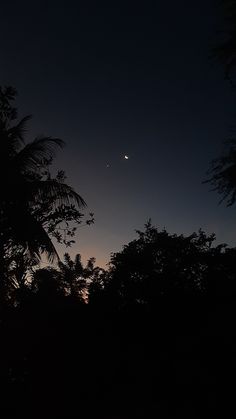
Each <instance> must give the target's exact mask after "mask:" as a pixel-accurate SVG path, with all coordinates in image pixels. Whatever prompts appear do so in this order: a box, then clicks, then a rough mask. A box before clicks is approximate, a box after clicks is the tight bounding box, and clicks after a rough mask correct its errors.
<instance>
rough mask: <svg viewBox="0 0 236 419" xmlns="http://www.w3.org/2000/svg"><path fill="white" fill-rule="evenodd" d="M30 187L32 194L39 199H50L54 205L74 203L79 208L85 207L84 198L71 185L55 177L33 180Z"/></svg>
mask: <svg viewBox="0 0 236 419" xmlns="http://www.w3.org/2000/svg"><path fill="white" fill-rule="evenodd" d="M31 188H32V194H33V196H36V199H39V200H40V201H44V200H47V199H50V200H52V201H53V202H55V205H57V204H59V205H71V204H75V205H76V206H78V207H79V208H83V207H86V202H85V201H84V199H83V198H82V197H81V196H80V195H79V194H78V193H77V192H75V190H74V189H73V188H72V187H71V186H69V185H67V184H65V183H61V182H58V181H57V180H56V179H51V180H44V181H34V182H32V185H31Z"/></svg>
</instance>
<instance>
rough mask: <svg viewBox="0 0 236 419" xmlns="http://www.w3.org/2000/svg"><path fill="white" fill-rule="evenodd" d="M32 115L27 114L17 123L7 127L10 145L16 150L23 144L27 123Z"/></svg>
mask: <svg viewBox="0 0 236 419" xmlns="http://www.w3.org/2000/svg"><path fill="white" fill-rule="evenodd" d="M31 118H32V115H27V116H25V117H24V118H22V119H21V121H20V122H18V124H17V125H15V126H14V127H11V128H9V129H8V138H9V139H10V141H11V142H12V145H14V146H15V149H16V150H18V149H19V147H20V145H21V144H22V143H23V144H24V136H25V133H26V132H27V124H28V122H29V121H30V120H31Z"/></svg>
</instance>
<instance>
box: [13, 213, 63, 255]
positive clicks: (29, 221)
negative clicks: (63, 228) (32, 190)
mask: <svg viewBox="0 0 236 419" xmlns="http://www.w3.org/2000/svg"><path fill="white" fill-rule="evenodd" d="M10 217H11V220H10V225H11V233H12V236H13V239H14V241H15V242H16V243H18V244H19V245H21V246H23V247H24V248H25V249H26V250H27V253H28V254H29V255H30V257H31V258H35V259H36V260H40V259H41V254H42V253H44V254H45V255H46V256H47V259H48V260H49V262H50V263H52V262H54V261H55V260H57V261H58V260H59V256H58V253H57V251H56V248H55V246H54V245H53V243H52V241H51V239H50V237H49V236H48V234H47V232H46V231H45V229H44V228H43V226H42V224H41V223H40V222H39V221H38V220H37V219H36V218H35V217H34V216H33V215H32V214H31V213H30V212H29V211H28V209H27V208H25V207H24V206H23V207H21V206H19V207H18V212H17V217H16V216H15V214H11V215H10ZM18 219H20V220H21V223H19V222H18Z"/></svg>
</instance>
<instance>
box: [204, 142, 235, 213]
mask: <svg viewBox="0 0 236 419" xmlns="http://www.w3.org/2000/svg"><path fill="white" fill-rule="evenodd" d="M226 144H227V146H228V147H227V148H226V149H225V153H224V154H223V155H222V156H220V157H219V158H218V159H215V160H213V161H212V163H211V168H210V170H209V171H208V175H209V178H208V179H207V180H206V181H204V183H210V184H211V185H212V190H213V191H217V192H218V193H219V194H220V196H221V200H220V202H223V201H226V203H227V206H231V205H233V204H234V203H235V201H236V140H230V141H227V143H226Z"/></svg>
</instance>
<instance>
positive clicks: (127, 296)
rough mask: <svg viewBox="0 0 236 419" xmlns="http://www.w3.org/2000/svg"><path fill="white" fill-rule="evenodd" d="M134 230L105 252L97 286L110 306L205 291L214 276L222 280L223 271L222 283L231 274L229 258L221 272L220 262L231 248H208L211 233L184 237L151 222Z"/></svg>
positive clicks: (155, 301) (146, 303)
mask: <svg viewBox="0 0 236 419" xmlns="http://www.w3.org/2000/svg"><path fill="white" fill-rule="evenodd" d="M137 234H138V238H137V239H135V240H133V241H131V242H130V243H129V244H128V245H126V246H124V248H123V250H122V251H121V252H118V253H115V254H113V255H112V257H111V262H110V269H109V272H108V273H107V276H106V281H105V285H103V289H102V288H100V293H101V295H103V298H105V297H106V301H108V302H109V304H110V305H113V306H116V307H121V308H122V307H125V306H128V307H132V306H144V307H145V306H146V307H150V308H151V307H155V305H157V304H158V301H160V298H162V297H164V298H165V297H171V298H172V297H173V298H174V299H175V300H177V299H178V298H181V299H182V298H184V297H185V296H186V297H187V299H188V298H190V297H191V296H198V295H207V294H208V292H209V289H210V288H209V287H211V289H212V287H214V285H213V284H212V282H214V278H215V276H217V277H218V278H221V280H222V277H223V275H224V281H225V285H226V283H227V278H230V277H231V275H232V277H233V278H234V268H233V266H232V261H231V262H230V264H229V266H230V268H229V271H228V273H227V274H226V271H225V270H224V268H223V267H224V266H226V263H229V261H230V257H229V255H231V258H232V257H233V255H235V250H234V251H233V250H232V249H231V253H230V252H229V251H228V250H227V249H225V246H224V245H218V246H216V247H213V242H214V240H215V236H214V234H213V235H210V236H207V235H206V234H205V233H204V232H203V231H202V230H199V232H198V233H193V234H191V235H190V236H186V237H185V236H183V235H179V236H178V235H176V234H173V235H171V234H169V233H168V232H167V231H166V230H162V231H158V229H156V228H155V227H154V226H152V225H151V222H148V223H147V224H146V225H145V230H144V232H141V231H137ZM226 260H227V262H226ZM218 285H219V284H218Z"/></svg>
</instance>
